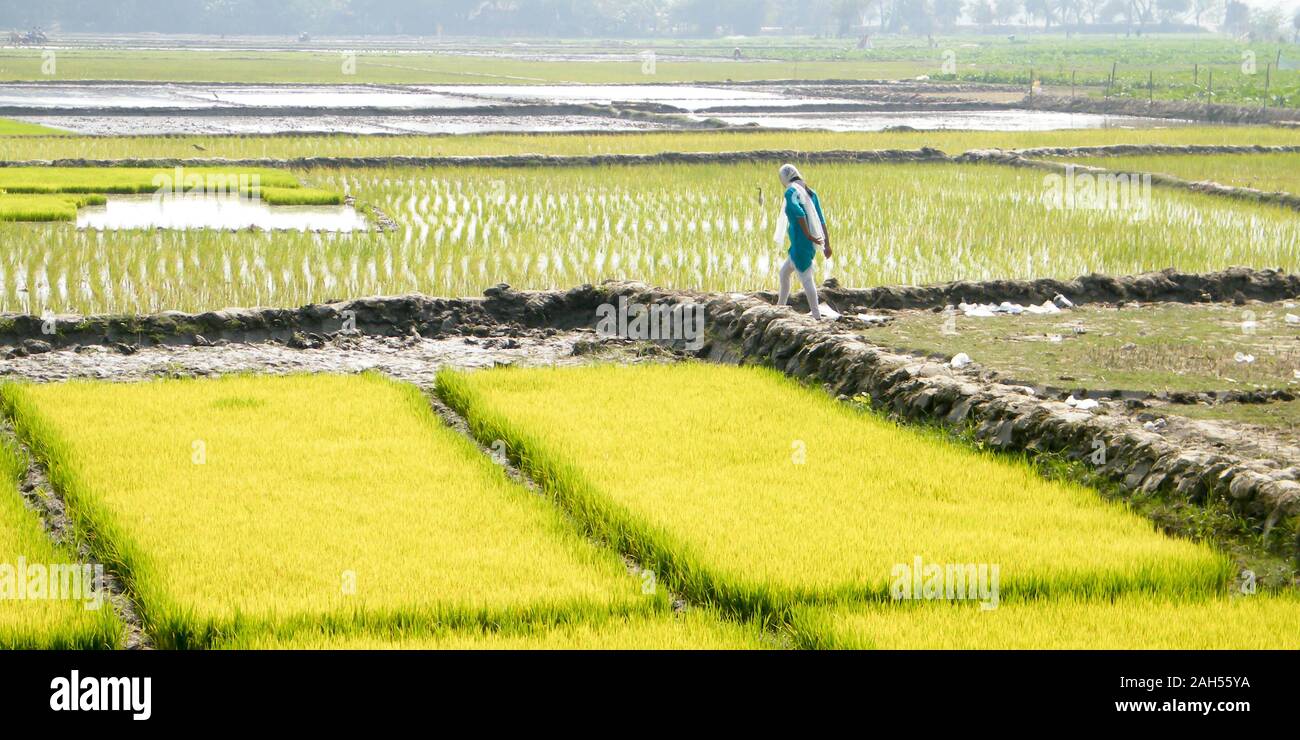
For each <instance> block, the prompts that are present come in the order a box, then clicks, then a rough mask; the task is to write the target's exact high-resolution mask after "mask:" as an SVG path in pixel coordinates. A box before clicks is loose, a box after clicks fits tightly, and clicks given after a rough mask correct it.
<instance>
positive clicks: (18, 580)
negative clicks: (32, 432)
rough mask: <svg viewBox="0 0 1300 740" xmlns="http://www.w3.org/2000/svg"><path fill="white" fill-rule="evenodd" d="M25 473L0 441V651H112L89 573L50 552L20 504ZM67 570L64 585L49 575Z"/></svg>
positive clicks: (108, 614)
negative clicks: (69, 571)
mask: <svg viewBox="0 0 1300 740" xmlns="http://www.w3.org/2000/svg"><path fill="white" fill-rule="evenodd" d="M25 467H26V460H25V458H23V457H22V456H21V453H20V452H19V450H18V449H17V448H16V447H15V446H14V445H13V444H12V443H10V442H8V441H5V440H0V650H34V649H53V650H78V649H93V648H113V647H117V646H118V644H119V643H120V642H121V639H122V625H121V623H120V622H118V620H117V617H116V615H115V614H114V612H113V607H112V605H110V604H109V603H108V600H107V598H105V597H104V595H103V594H102V593H99V594H98V595H95V593H94V592H93V588H94V583H93V571H89V572H87V571H85V570H81V564H80V563H78V562H77V560H76V558H73V557H72V556H71V554H70V553H68V552H66V551H64V550H63V549H62V548H58V547H55V545H54V544H53V543H52V542H51V541H50V538H49V536H48V535H47V534H46V533H45V530H44V529H43V528H42V527H41V523H40V520H39V519H38V518H37V515H36V512H34V511H32V510H31V509H28V508H27V507H26V506H25V505H24V504H23V499H22V497H21V496H20V495H19V493H18V482H19V479H20V476H21V475H22V471H23V469H24V468H25ZM69 567H71V568H76V569H77V575H76V576H75V577H74V576H68V579H67V580H63V578H64V575H63V574H62V573H60V574H58V575H55V573H54V570H53V569H54V568H69ZM87 575H91V576H92V577H91V578H86V577H85V576H87ZM65 589H66V590H65Z"/></svg>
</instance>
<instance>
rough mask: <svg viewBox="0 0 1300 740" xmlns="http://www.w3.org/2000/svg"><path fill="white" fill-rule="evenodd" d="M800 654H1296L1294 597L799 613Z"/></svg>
mask: <svg viewBox="0 0 1300 740" xmlns="http://www.w3.org/2000/svg"><path fill="white" fill-rule="evenodd" d="M795 634H796V635H797V636H798V639H799V640H800V641H801V642H802V643H803V644H804V646H805V647H815V648H821V649H851V650H857V649H882V650H918V649H934V650H1295V649H1297V648H1300V603H1297V601H1296V599H1295V597H1294V596H1293V595H1286V596H1268V595H1264V594H1258V595H1253V596H1245V595H1241V596H1236V597H1232V598H1215V599H1206V600H1183V599H1168V598H1161V597H1155V598H1153V597H1151V596H1149V595H1144V596H1141V597H1136V596H1126V597H1122V598H1119V599H1115V600H1114V601H1086V600H1076V599H1068V598H1067V599H1059V600H1054V601H1045V602H1044V601H1040V602H1028V603H1004V604H1002V605H1001V606H999V607H998V608H997V609H996V610H993V611H981V610H980V609H979V607H978V606H974V605H967V604H961V605H953V604H949V603H943V602H923V603H920V604H912V603H893V604H881V605H874V606H834V607H814V608H806V609H801V610H799V611H798V612H797V613H796V616H795Z"/></svg>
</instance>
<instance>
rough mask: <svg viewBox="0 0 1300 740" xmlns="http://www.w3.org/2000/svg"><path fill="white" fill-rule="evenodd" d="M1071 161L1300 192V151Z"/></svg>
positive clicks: (1088, 158)
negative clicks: (1291, 152)
mask: <svg viewBox="0 0 1300 740" xmlns="http://www.w3.org/2000/svg"><path fill="white" fill-rule="evenodd" d="M1073 161H1075V162H1078V163H1079V164H1086V165H1091V166H1094V167H1105V168H1106V169H1109V170H1113V171H1116V172H1158V173H1161V174H1165V175H1173V176H1174V177H1181V178H1183V179H1184V180H1192V181H1200V180H1213V181H1214V182H1217V183H1220V184H1222V185H1235V186H1237V187H1244V188H1256V189H1258V190H1265V191H1269V192H1275V191H1281V192H1285V193H1293V194H1300V153H1296V154H1214V155H1205V156H1199V155H1198V156H1179V155H1160V156H1146V157H1095V158H1094V157H1084V158H1080V159H1075V160H1073Z"/></svg>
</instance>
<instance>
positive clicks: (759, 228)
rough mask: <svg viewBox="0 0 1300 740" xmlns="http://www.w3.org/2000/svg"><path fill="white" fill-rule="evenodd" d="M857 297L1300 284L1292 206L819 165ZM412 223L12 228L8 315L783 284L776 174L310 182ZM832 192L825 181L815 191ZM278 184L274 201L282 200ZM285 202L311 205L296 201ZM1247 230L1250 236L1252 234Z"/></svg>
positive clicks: (350, 177) (655, 170)
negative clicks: (1109, 201)
mask: <svg viewBox="0 0 1300 740" xmlns="http://www.w3.org/2000/svg"><path fill="white" fill-rule="evenodd" d="M812 172H815V175H813V174H810V175H809V181H810V182H811V183H812V185H813V187H814V188H815V189H817V190H818V192H819V193H820V194H821V197H822V198H823V202H825V203H827V204H833V209H832V210H830V211H829V212H830V214H831V215H830V217H829V229H830V232H831V235H832V242H833V244H834V246H835V249H836V252H837V254H836V256H835V258H834V259H833V260H832V261H831V262H829V263H828V264H826V265H825V267H824V268H819V270H824V273H823V274H824V275H825V276H826V277H835V278H837V279H838V280H839V281H840V282H841V283H842V284H845V285H855V286H867V285H877V284H898V283H906V284H923V283H930V282H941V281H946V280H953V279H965V280H980V279H992V278H1031V277H1058V278H1072V277H1075V276H1077V275H1080V274H1084V273H1088V272H1108V273H1115V274H1120V273H1134V272H1140V271H1144V270H1153V269H1163V268H1165V267H1169V266H1177V267H1179V268H1180V269H1183V270H1191V271H1207V270H1214V269H1221V268H1224V267H1228V266H1232V265H1240V264H1249V265H1257V266H1269V267H1280V268H1283V269H1288V268H1289V269H1294V268H1295V266H1296V261H1295V260H1296V255H1297V254H1300V252H1298V251H1297V245H1300V223H1298V222H1297V221H1296V219H1295V218H1294V216H1293V215H1292V213H1291V212H1290V211H1288V210H1285V209H1282V208H1277V207H1260V206H1257V205H1255V204H1249V203H1241V202H1235V201H1231V200H1228V199H1224V198H1215V197H1213V196H1207V195H1200V194H1190V193H1183V192H1179V191H1175V190H1168V189H1154V190H1152V191H1151V192H1150V197H1149V200H1146V201H1140V202H1138V203H1139V205H1141V206H1142V208H1141V209H1128V210H1124V209H1060V208H1056V207H1054V206H1053V204H1052V203H1051V202H1050V199H1048V198H1047V197H1046V196H1047V195H1048V194H1049V193H1050V192H1051V187H1050V184H1049V183H1047V182H1046V180H1045V178H1044V175H1043V174H1042V173H1038V172H1034V171H1028V170H1019V169H1013V168H1003V167H998V166H991V165H981V166H973V165H958V164H945V163H936V164H880V165H847V164H828V165H822V166H818V167H817V168H816V169H815V170H812ZM295 175H296V176H298V177H299V178H300V179H302V180H306V181H309V182H310V186H311V187H312V188H315V189H320V190H322V191H325V192H330V193H338V194H346V195H351V196H353V197H354V198H355V199H356V201H357V203H358V205H359V206H360V207H362V208H366V207H375V208H378V209H379V211H380V212H382V213H383V214H385V215H386V216H388V217H389V218H391V219H393V220H394V221H395V222H396V226H397V228H396V229H395V230H390V231H384V232H378V231H368V232H359V233H316V232H288V233H280V232H276V233H272V232H260V233H257V232H247V231H241V232H234V233H232V232H224V231H214V230H207V231H183V230H159V231H152V230H121V231H93V230H79V229H76V228H74V227H72V226H60V225H54V226H46V225H29V224H9V225H0V239H3V240H4V241H5V242H6V243H7V244H9V245H11V247H10V248H9V249H7V250H5V251H4V252H3V253H2V254H0V311H17V312H24V313H38V314H39V313H42V312H43V311H46V310H48V311H54V312H72V313H103V312H152V311H159V310H182V311H200V310H206V309H208V308H210V307H212V306H214V305H215V306H236V305H238V306H251V305H260V306H299V305H302V304H305V303H310V302H319V301H324V300H328V299H338V298H342V297H344V296H358V295H378V294H397V293H405V292H423V293H426V294H430V295H454V296H462V295H474V294H477V293H479V292H480V291H481V290H482V289H483V287H484V286H487V285H493V284H496V283H499V282H506V283H509V284H511V285H513V286H515V287H518V288H531V289H549V288H567V287H571V286H574V285H579V284H582V283H595V282H599V281H601V280H605V279H612V278H620V279H636V280H642V281H645V282H648V283H652V284H656V285H661V286H665V287H690V288H703V289H706V290H755V289H760V288H766V287H770V286H772V285H774V284H775V281H776V272H777V269H778V268H779V266H780V263H781V261H782V260H783V259H784V257H783V249H784V247H782V246H781V245H779V244H778V243H777V242H776V238H775V224H776V217H777V215H778V213H779V211H778V207H779V206H778V203H779V200H778V198H779V193H778V190H779V183H777V181H776V178H775V176H774V175H773V173H772V168H771V166H770V165H762V164H757V163H754V164H734V165H721V164H698V165H697V164H692V165H668V164H662V165H634V166H620V167H603V168H599V169H595V168H567V167H560V168H528V169H516V168H498V169H492V168H465V169H458V170H456V171H455V172H454V173H444V172H433V171H430V170H422V169H418V168H389V169H335V170H312V171H310V172H304V173H295ZM814 177H815V178H816V179H813V178H814ZM267 189H269V188H267ZM285 192H296V191H294V190H292V189H286V190H285ZM1242 234H1249V235H1251V236H1250V238H1248V239H1243V238H1241V235H1242Z"/></svg>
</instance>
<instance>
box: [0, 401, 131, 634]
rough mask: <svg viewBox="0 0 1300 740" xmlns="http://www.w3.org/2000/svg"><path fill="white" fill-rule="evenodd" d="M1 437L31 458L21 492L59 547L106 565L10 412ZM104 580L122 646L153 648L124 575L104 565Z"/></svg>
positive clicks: (0, 425) (84, 561)
mask: <svg viewBox="0 0 1300 740" xmlns="http://www.w3.org/2000/svg"><path fill="white" fill-rule="evenodd" d="M0 439H8V440H9V441H10V442H11V443H12V444H13V445H14V446H15V447H16V448H17V449H18V450H19V452H20V453H21V454H22V455H23V458H24V459H25V460H26V461H27V468H26V470H25V471H23V478H22V480H21V481H19V484H18V489H19V490H18V492H19V494H20V495H21V496H22V497H23V501H24V502H25V503H26V504H27V506H28V507H29V508H31V509H33V510H34V511H35V512H36V515H37V516H38V517H40V520H41V529H43V530H44V531H45V534H46V536H48V537H49V538H50V540H51V541H52V542H53V543H54V544H55V545H56V546H58V547H60V548H63V549H66V550H70V551H72V552H73V553H74V554H75V555H76V558H77V562H78V564H79V565H103V564H102V563H98V562H97V561H96V559H95V557H94V554H93V553H92V552H91V549H90V547H89V545H88V544H87V540H86V538H85V537H84V536H79V535H80V533H79V532H78V531H77V525H76V523H75V521H74V519H73V517H71V516H70V515H69V514H68V513H67V511H68V507H67V502H66V501H65V500H64V498H63V495H62V494H61V493H60V492H59V491H58V489H56V488H55V487H54V485H53V484H52V483H50V476H49V471H48V470H47V469H46V467H45V464H44V463H43V462H41V461H40V460H39V459H38V458H37V456H36V455H35V454H34V453H33V452H32V449H31V447H29V446H28V445H27V443H26V441H25V440H23V439H22V438H21V437H20V436H19V435H18V433H17V431H15V429H14V428H13V425H12V424H11V423H10V420H9V418H8V416H7V415H0ZM103 567H104V575H103V580H102V581H100V582H98V583H96V584H95V588H96V589H99V590H101V591H103V592H104V593H105V600H106V601H108V603H109V604H110V605H111V608H112V609H113V610H114V611H115V612H116V613H117V617H118V619H119V620H120V621H121V622H122V626H123V627H124V628H125V633H126V634H125V635H123V637H124V639H123V642H122V643H121V647H123V648H125V649H127V650H151V649H153V638H151V637H150V636H149V633H148V632H147V631H146V630H145V628H144V622H143V620H141V619H140V607H139V604H138V603H137V602H136V599H135V596H134V595H133V594H132V593H131V592H130V589H128V588H127V586H126V582H125V580H124V579H123V578H121V576H120V575H119V574H118V573H116V572H114V571H113V570H111V569H110V567H109V566H107V565H103Z"/></svg>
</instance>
